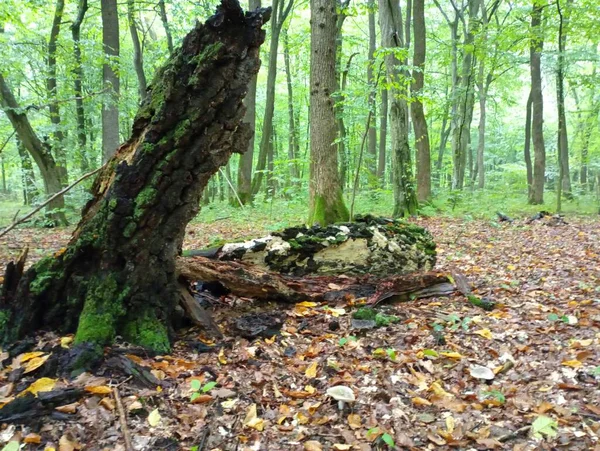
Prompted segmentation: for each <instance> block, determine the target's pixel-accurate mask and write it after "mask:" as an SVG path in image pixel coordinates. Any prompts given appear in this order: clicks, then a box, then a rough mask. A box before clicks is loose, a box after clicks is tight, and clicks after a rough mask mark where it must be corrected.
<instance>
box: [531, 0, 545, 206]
mask: <svg viewBox="0 0 600 451" xmlns="http://www.w3.org/2000/svg"><path fill="white" fill-rule="evenodd" d="M544 5H545V0H533V8H532V11H531V32H532V35H533V37H532V38H531V43H530V49H529V50H530V67H531V100H532V110H531V136H532V139H533V153H534V163H533V183H532V185H531V195H530V196H529V203H530V204H534V205H539V204H543V203H544V179H545V177H546V146H545V144H544V98H543V94H542V68H541V59H542V50H543V48H544V38H543V30H542V11H543V8H544Z"/></svg>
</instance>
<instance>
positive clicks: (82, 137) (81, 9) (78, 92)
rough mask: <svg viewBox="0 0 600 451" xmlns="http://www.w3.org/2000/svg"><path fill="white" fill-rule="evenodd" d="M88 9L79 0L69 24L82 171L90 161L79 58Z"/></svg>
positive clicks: (80, 61) (87, 168)
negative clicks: (71, 21)
mask: <svg viewBox="0 0 600 451" xmlns="http://www.w3.org/2000/svg"><path fill="white" fill-rule="evenodd" d="M87 9H88V2H87V0H79V4H78V6H77V16H76V17H75V20H74V21H73V24H72V25H71V35H72V36H73V56H74V60H75V66H74V67H73V88H74V89H73V92H74V93H75V116H76V120H77V144H79V149H78V153H79V158H80V167H81V171H82V172H88V171H89V169H90V163H89V160H88V155H87V134H86V130H85V109H84V107H83V88H82V84H83V63H82V60H81V24H82V23H83V18H84V17H85V13H86V12H87Z"/></svg>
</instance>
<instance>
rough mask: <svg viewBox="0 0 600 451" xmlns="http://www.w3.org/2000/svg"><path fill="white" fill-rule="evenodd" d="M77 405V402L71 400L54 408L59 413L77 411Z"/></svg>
mask: <svg viewBox="0 0 600 451" xmlns="http://www.w3.org/2000/svg"><path fill="white" fill-rule="evenodd" d="M77 407H79V403H78V402H73V403H71V404H65V405H64V406H58V407H56V408H55V409H54V410H56V411H57V412H60V413H75V412H77Z"/></svg>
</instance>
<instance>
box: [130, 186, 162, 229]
mask: <svg viewBox="0 0 600 451" xmlns="http://www.w3.org/2000/svg"><path fill="white" fill-rule="evenodd" d="M157 193H158V191H157V190H156V188H154V187H152V186H147V187H146V188H144V189H143V190H142V191H140V193H139V194H138V195H137V197H136V199H135V209H134V211H133V219H134V220H136V221H137V220H138V219H140V218H141V217H142V215H143V214H144V211H145V207H147V206H148V205H149V204H151V203H152V202H153V201H154V199H155V198H156V194H157Z"/></svg>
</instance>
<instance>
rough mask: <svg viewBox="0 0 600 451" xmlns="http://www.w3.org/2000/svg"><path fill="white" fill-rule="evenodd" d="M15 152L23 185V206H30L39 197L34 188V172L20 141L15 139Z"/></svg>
mask: <svg viewBox="0 0 600 451" xmlns="http://www.w3.org/2000/svg"><path fill="white" fill-rule="evenodd" d="M17 150H18V152H19V159H20V160H21V184H22V185H23V205H31V203H32V201H33V200H34V199H35V198H36V197H37V196H38V195H39V192H38V189H37V187H36V186H35V172H34V171H33V164H31V159H30V158H29V154H28V153H27V150H26V149H25V146H23V143H22V141H21V140H20V139H19V138H18V137H17Z"/></svg>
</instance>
